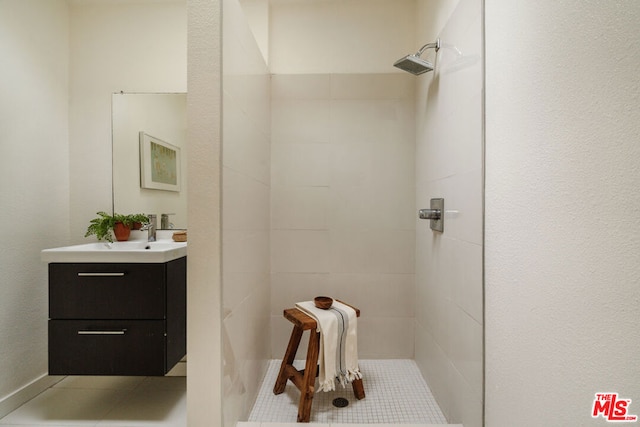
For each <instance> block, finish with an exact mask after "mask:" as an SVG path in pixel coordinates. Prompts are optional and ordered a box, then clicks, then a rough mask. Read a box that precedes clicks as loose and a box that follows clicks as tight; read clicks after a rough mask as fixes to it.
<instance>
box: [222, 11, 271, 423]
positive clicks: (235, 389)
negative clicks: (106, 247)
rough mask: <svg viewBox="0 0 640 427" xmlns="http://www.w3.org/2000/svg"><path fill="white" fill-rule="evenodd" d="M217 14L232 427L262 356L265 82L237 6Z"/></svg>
mask: <svg viewBox="0 0 640 427" xmlns="http://www.w3.org/2000/svg"><path fill="white" fill-rule="evenodd" d="M223 10H224V13H223V24H224V25H223V26H224V37H223V43H224V44H223V61H222V62H223V84H222V90H223V106H224V114H223V122H222V138H223V142H222V189H223V191H222V200H221V204H222V297H223V307H222V309H223V317H224V322H223V328H222V346H223V363H224V366H223V373H222V387H223V393H224V410H223V412H224V425H225V426H234V425H235V423H236V421H238V420H239V419H241V418H243V417H245V416H246V414H248V412H249V410H250V409H251V406H252V405H253V401H254V399H255V396H256V395H257V392H258V387H259V386H260V380H261V379H262V377H263V375H264V372H265V370H266V367H267V359H269V358H270V339H269V333H270V331H269V303H268V301H269V295H270V287H269V233H270V231H269V227H270V224H269V192H270V189H269V186H270V180H271V177H270V154H269V153H270V130H269V128H270V114H269V108H270V101H269V98H270V95H269V92H270V78H269V74H268V70H267V66H266V64H265V62H264V60H263V58H262V55H261V54H260V51H259V49H258V46H257V45H256V43H255V40H254V39H253V36H252V34H251V31H250V30H249V27H248V26H247V22H246V19H245V17H244V15H243V13H242V10H241V8H240V5H239V4H238V2H237V1H236V0H225V1H224V2H223Z"/></svg>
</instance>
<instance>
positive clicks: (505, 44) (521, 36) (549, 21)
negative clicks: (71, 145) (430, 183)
mask: <svg viewBox="0 0 640 427" xmlns="http://www.w3.org/2000/svg"><path fill="white" fill-rule="evenodd" d="M485 8H486V171H487V176H486V253H485V263H486V286H485V292H486V355H487V358H486V397H487V400H486V421H487V422H486V425H487V426H488V427H500V426H513V425H516V424H517V425H518V426H522V427H527V426H536V427H537V426H541V425H546V426H567V425H580V426H591V425H593V426H596V425H597V426H603V425H607V423H606V422H605V420H603V419H602V418H598V419H592V418H591V409H592V405H593V400H594V394H595V393H597V392H618V393H619V394H620V397H621V398H627V399H632V403H631V405H630V406H629V410H630V411H629V412H630V413H631V414H634V415H638V414H640V381H638V379H639V378H640V363H638V362H639V358H638V343H639V342H640V304H639V302H640V286H639V285H640V283H639V278H640V263H639V262H638V254H640V228H639V227H638V212H640V197H638V188H639V187H640V168H638V159H640V145H639V144H638V135H640V108H639V103H638V93H639V87H640V73H639V72H638V70H639V69H640V33H639V32H638V22H640V3H638V2H635V1H616V2H580V4H579V5H578V4H575V3H571V2H558V1H554V0H543V1H539V2H528V1H512V0H486V1H485Z"/></svg>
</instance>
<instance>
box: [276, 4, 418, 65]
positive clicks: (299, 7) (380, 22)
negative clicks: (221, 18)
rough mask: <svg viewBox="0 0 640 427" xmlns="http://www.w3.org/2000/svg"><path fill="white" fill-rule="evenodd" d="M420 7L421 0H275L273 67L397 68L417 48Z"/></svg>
mask: <svg viewBox="0 0 640 427" xmlns="http://www.w3.org/2000/svg"><path fill="white" fill-rule="evenodd" d="M415 7H416V0H393V1H388V0H341V1H336V0H327V1H299V2H292V1H290V0H271V15H270V24H269V25H270V33H269V67H270V69H271V72H272V73H273V74H317V73H334V74H337V73H366V74H369V73H389V72H393V71H394V70H395V69H394V68H393V67H392V64H393V63H394V62H395V61H396V60H397V59H398V58H400V57H401V56H403V55H406V54H407V53H409V52H410V51H412V50H413V46H414V44H415V40H414V37H415V24H416V22H415ZM407 49H409V52H407V51H406V50H407Z"/></svg>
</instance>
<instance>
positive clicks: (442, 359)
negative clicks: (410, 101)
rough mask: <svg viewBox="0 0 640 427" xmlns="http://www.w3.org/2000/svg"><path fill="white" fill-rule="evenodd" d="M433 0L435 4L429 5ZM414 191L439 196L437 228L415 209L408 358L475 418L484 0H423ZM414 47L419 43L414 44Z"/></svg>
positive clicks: (438, 392)
mask: <svg viewBox="0 0 640 427" xmlns="http://www.w3.org/2000/svg"><path fill="white" fill-rule="evenodd" d="M434 6H435V7H434ZM419 17H420V21H421V24H420V25H418V28H419V36H420V38H421V40H420V43H419V45H422V44H425V43H428V42H433V41H435V39H436V37H438V36H439V37H440V39H441V43H442V48H441V49H440V50H439V52H438V53H437V59H436V53H435V52H434V50H427V51H426V52H425V53H424V54H423V56H424V57H426V58H428V59H432V60H434V59H435V60H436V62H435V63H436V69H435V71H434V72H433V73H429V74H425V75H423V76H420V77H417V82H418V84H419V90H418V96H417V97H416V98H417V103H416V115H417V149H416V150H417V154H416V182H417V189H416V190H417V191H416V201H417V205H418V206H417V207H418V208H428V207H429V205H430V199H431V198H439V197H442V198H444V208H445V214H444V232H443V233H438V232H434V231H432V230H431V229H430V228H429V221H425V220H420V219H417V220H416V221H417V222H416V228H417V249H416V287H417V296H416V318H415V322H416V326H415V329H416V336H415V340H416V355H415V359H416V362H417V363H418V365H419V366H420V369H421V371H422V373H423V375H424V377H425V378H426V380H427V382H428V383H429V386H430V387H431V390H432V391H433V393H434V396H435V397H436V400H437V401H438V404H439V405H440V408H441V409H442V411H443V412H444V413H445V415H446V417H447V419H448V421H449V422H450V423H463V424H464V425H465V426H469V427H471V426H476V427H480V426H482V400H483V396H482V394H483V365H482V357H483V354H482V351H483V349H482V342H483V341H482V340H483V306H482V243H483V236H482V213H483V212H482V211H483V206H482V198H483V187H482V185H483V128H482V119H483V99H482V93H483V73H482V71H483V70H482V66H483V61H482V52H483V49H482V48H483V45H482V2H481V1H479V0H460V1H458V2H446V3H444V2H442V3H441V4H439V5H436V4H434V3H433V2H431V1H421V2H420V9H419ZM416 49H417V48H416Z"/></svg>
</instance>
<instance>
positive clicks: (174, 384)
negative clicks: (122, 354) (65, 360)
mask: <svg viewBox="0 0 640 427" xmlns="http://www.w3.org/2000/svg"><path fill="white" fill-rule="evenodd" d="M186 380H187V379H186V377H91V376H86V377H85V376H70V377H66V378H65V379H63V380H62V381H60V382H59V383H57V384H56V385H54V386H53V387H51V388H49V389H47V390H45V391H44V392H42V393H41V394H39V395H38V396H36V397H35V398H33V399H31V400H30V401H28V402H27V403H25V404H24V405H22V406H21V407H19V408H18V409H16V410H15V411H13V412H11V413H10V414H8V415H6V416H5V417H4V418H2V419H0V426H1V427H8V426H12V427H18V426H19V427H25V426H30V427H45V426H58V427H71V426H74V427H96V426H99V427H115V426H118V427H138V426H155V427H160V426H162V427H169V426H172V427H173V426H176V427H177V426H180V427H185V426H186V425H187V400H186V399H187V381H186Z"/></svg>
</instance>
